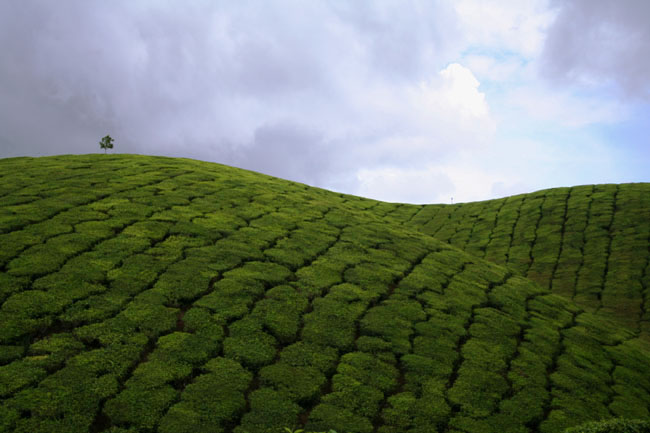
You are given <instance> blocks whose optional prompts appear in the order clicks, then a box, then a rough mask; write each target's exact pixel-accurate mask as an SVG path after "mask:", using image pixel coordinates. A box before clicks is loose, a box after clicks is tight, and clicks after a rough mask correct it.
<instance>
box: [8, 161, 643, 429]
mask: <svg viewBox="0 0 650 433" xmlns="http://www.w3.org/2000/svg"><path fill="white" fill-rule="evenodd" d="M0 167H1V168H2V170H1V173H2V182H0V204H1V207H0V244H1V245H2V248H0V250H1V253H0V254H1V255H0V301H1V302H2V305H1V306H0V432H4V431H12V432H13V431H16V432H33V431H43V432H45V431H47V432H86V431H87V432H104V431H106V432H108V431H110V432H111V433H119V432H153V431H157V432H170V433H171V432H193V433H198V432H231V431H233V432H236V433H244V432H249V433H257V432H279V431H282V428H283V427H285V426H289V427H293V426H307V427H308V428H310V429H323V430H324V429H329V428H334V429H337V430H338V431H339V432H350V433H354V432H359V433H370V432H375V431H377V432H382V433H390V432H413V433H415V432H434V431H439V432H461V431H464V432H526V431H529V432H549V433H550V432H559V431H562V429H564V428H565V427H568V426H572V425H576V424H579V423H581V422H584V421H587V420H597V419H600V418H608V417H612V416H627V417H647V416H648V414H649V409H650V380H649V378H650V347H649V346H648V344H647V343H646V342H644V341H643V340H641V339H639V338H637V334H636V333H635V332H632V331H630V330H626V329H624V328H620V327H617V326H615V325H614V324H612V323H610V322H607V321H604V320H602V319H601V318H599V316H596V315H594V314H592V313H590V312H588V311H585V310H584V309H583V308H581V307H579V306H577V305H576V304H575V303H574V302H571V301H569V300H566V299H565V298H563V297H561V296H557V295H554V294H551V293H550V292H549V290H548V289H547V288H546V287H542V286H540V285H538V284H536V283H534V282H532V281H531V280H529V279H526V278H524V277H523V276H519V275H516V273H515V272H513V271H511V270H509V269H507V268H504V267H501V266H499V265H496V264H493V263H491V262H489V261H485V260H483V259H480V258H477V257H475V256H472V255H470V254H468V253H466V252H463V251H461V250H460V249H457V248H455V247H453V246H450V245H448V244H446V243H444V242H440V241H438V240H436V239H434V238H432V237H431V236H429V235H427V234H425V233H422V232H420V231H418V230H415V229H412V228H409V227H407V226H406V225H405V224H400V223H397V222H391V220H392V219H393V218H394V216H395V212H399V208H400V207H399V206H396V205H391V204H386V203H381V202H377V201H372V200H366V199H361V198H358V197H352V196H344V195H340V194H335V193H332V192H328V191H324V190H320V189H316V188H310V187H307V186H305V185H301V184H296V183H292V182H287V181H282V180H279V179H274V178H270V177H268V176H263V175H259V174H256V173H251V172H247V171H244V170H238V169H234V168H230V167H225V166H221V165H218V164H211V163H202V162H198V161H191V160H183V159H172V158H156V157H144V156H135V155H108V156H107V155H87V156H61V157H47V158H36V159H33V158H14V159H7V160H0ZM390 215H393V217H391V216H390Z"/></svg>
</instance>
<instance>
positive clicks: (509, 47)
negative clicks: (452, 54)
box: [454, 0, 555, 57]
mask: <svg viewBox="0 0 650 433" xmlns="http://www.w3.org/2000/svg"><path fill="white" fill-rule="evenodd" d="M454 7H455V10H456V12H457V13H458V16H459V18H460V26H461V28H462V31H463V34H464V35H465V38H466V40H467V43H468V45H470V46H474V47H498V49H499V50H501V51H514V52H517V53H520V54H522V55H524V56H526V57H532V56H535V55H536V54H537V53H539V52H540V50H541V49H542V47H543V43H544V39H545V30H546V28H547V27H548V26H549V25H550V24H551V23H552V22H553V19H554V18H555V12H554V10H551V9H549V8H548V1H547V0H528V1H522V0H502V1H498V2H495V1H486V0H478V1H477V0H457V1H455V2H454Z"/></svg>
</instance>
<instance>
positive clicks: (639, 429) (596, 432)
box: [564, 418, 650, 433]
mask: <svg viewBox="0 0 650 433" xmlns="http://www.w3.org/2000/svg"><path fill="white" fill-rule="evenodd" d="M564 432H565V433H648V432H650V421H642V420H633V419H623V418H617V419H610V420H606V421H592V422H587V423H585V424H583V425H580V426H578V427H571V428H568V429H566V430H565V431H564Z"/></svg>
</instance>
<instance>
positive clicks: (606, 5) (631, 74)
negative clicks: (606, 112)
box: [541, 0, 650, 101]
mask: <svg viewBox="0 0 650 433" xmlns="http://www.w3.org/2000/svg"><path fill="white" fill-rule="evenodd" d="M555 7H556V8H557V11H558V12H557V13H558V15H557V19H556V21H555V22H554V23H553V25H552V26H551V27H550V28H549V31H548V37H547V40H546V43H545V45H544V50H543V53H542V59H541V60H542V64H543V67H542V71H543V73H544V75H545V76H546V77H547V78H548V79H549V80H551V81H554V82H556V83H561V84H564V85H577V86H581V87H585V88H596V89H604V90H608V89H611V88H612V87H614V88H615V89H618V90H621V91H622V94H623V96H625V97H626V98H632V99H639V98H640V99H644V100H646V101H647V100H648V99H650V78H648V77H649V71H650V27H649V26H648V22H650V2H647V1H645V0H620V1H614V2H612V1H605V0H568V1H562V2H555Z"/></svg>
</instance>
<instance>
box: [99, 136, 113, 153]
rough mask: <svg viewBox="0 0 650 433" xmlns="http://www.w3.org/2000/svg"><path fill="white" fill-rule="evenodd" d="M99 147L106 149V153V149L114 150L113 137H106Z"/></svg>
mask: <svg viewBox="0 0 650 433" xmlns="http://www.w3.org/2000/svg"><path fill="white" fill-rule="evenodd" d="M99 147H100V148H101V149H104V153H106V149H112V148H113V139H112V138H111V136H110V135H107V136H106V137H104V138H102V141H100V142H99Z"/></svg>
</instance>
